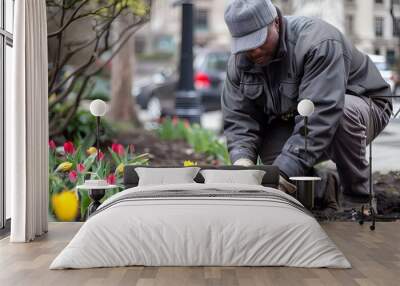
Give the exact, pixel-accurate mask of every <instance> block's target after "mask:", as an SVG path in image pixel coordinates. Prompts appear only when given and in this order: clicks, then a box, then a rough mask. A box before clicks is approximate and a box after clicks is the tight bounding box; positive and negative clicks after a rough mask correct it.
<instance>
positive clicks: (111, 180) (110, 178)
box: [107, 174, 117, 185]
mask: <svg viewBox="0 0 400 286" xmlns="http://www.w3.org/2000/svg"><path fill="white" fill-rule="evenodd" d="M116 180H117V178H116V177H115V175H114V174H110V175H108V176H107V183H108V184H110V185H114V184H115V181H116Z"/></svg>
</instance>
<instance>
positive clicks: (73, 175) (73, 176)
mask: <svg viewBox="0 0 400 286" xmlns="http://www.w3.org/2000/svg"><path fill="white" fill-rule="evenodd" d="M68 178H69V180H70V181H71V182H72V183H75V182H76V180H77V179H78V173H77V172H76V171H75V170H73V171H71V172H69V174H68Z"/></svg>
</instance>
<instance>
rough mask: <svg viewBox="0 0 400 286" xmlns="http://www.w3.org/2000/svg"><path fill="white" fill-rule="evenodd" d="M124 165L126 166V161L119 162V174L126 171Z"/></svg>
mask: <svg viewBox="0 0 400 286" xmlns="http://www.w3.org/2000/svg"><path fill="white" fill-rule="evenodd" d="M124 167H125V165H124V163H121V164H119V165H118V167H117V172H118V173H119V174H123V173H124Z"/></svg>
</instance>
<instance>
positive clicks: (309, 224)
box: [50, 183, 351, 269]
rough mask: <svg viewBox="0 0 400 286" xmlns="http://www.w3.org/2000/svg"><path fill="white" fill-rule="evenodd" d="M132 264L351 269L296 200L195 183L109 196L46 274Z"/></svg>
mask: <svg viewBox="0 0 400 286" xmlns="http://www.w3.org/2000/svg"><path fill="white" fill-rule="evenodd" d="M129 265H144V266H292V267H331V268H349V267H351V266H350V263H349V262H348V260H347V259H346V258H345V257H344V255H343V253H342V252H341V251H340V250H339V249H338V248H337V247H336V245H335V244H334V243H333V242H332V240H331V239H330V238H329V237H328V236H327V234H326V233H325V232H324V230H323V229H322V228H321V226H320V225H319V224H318V222H317V221H316V220H315V219H314V217H313V216H312V215H311V214H310V213H309V212H308V211H307V210H306V209H305V208H304V207H303V206H302V205H301V203H300V202H298V201H297V200H296V199H294V198H293V197H291V196H289V195H287V194H285V193H283V192H281V191H279V190H277V189H273V188H268V187H263V186H256V185H239V184H199V183H191V184H175V185H163V186H161V185H160V186H138V187H134V188H131V189H127V190H125V191H123V192H120V193H118V194H116V195H114V196H113V197H111V198H109V199H108V200H106V201H105V202H104V203H103V204H102V205H101V206H100V207H99V209H98V210H97V211H96V212H95V213H94V214H93V215H92V216H91V217H90V218H89V219H88V220H87V222H85V223H84V224H83V225H82V227H81V229H80V230H79V231H78V233H77V234H76V235H75V237H74V238H73V239H72V241H71V242H70V243H69V244H68V245H67V246H66V247H65V249H64V250H62V252H61V253H60V254H59V255H58V256H57V257H56V258H55V260H54V261H53V262H52V264H51V265H50V269H65V268H92V267H117V266H129Z"/></svg>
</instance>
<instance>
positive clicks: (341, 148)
mask: <svg viewBox="0 0 400 286" xmlns="http://www.w3.org/2000/svg"><path fill="white" fill-rule="evenodd" d="M368 100H369V99H368V98H361V97H358V96H353V95H348V94H346V95H345V104H344V110H343V116H342V118H341V120H340V123H339V126H338V129H337V131H336V133H335V135H334V137H333V138H332V142H331V144H330V146H329V148H327V150H326V151H325V152H324V154H323V155H322V156H321V158H319V160H318V162H317V163H320V162H322V161H326V160H328V159H331V160H332V161H333V162H335V163H336V167H337V171H338V173H339V177H340V182H341V185H342V186H343V190H344V192H345V193H347V194H368V192H369V165H368V161H367V159H366V147H367V145H368V144H369V143H370V142H371V140H373V139H374V138H375V137H376V136H377V135H378V134H379V133H380V132H381V131H382V130H383V129H384V128H385V127H386V125H387V124H388V122H389V119H390V115H391V112H392V110H391V106H389V104H385V103H384V102H383V101H382V100H378V99H374V100H373V102H372V108H371V111H372V113H371V115H372V116H371V117H372V122H370V118H369V105H368ZM293 127H294V122H293V121H283V120H275V121H274V122H273V123H272V124H271V125H270V126H268V128H267V130H266V133H265V134H266V135H265V139H264V140H263V144H262V148H261V151H260V158H261V161H262V163H263V164H266V165H270V164H272V163H273V161H274V160H275V158H276V157H277V156H278V155H279V154H280V152H281V150H282V148H283V145H284V144H285V142H286V140H287V139H288V138H289V137H290V136H291V134H292V132H293Z"/></svg>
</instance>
